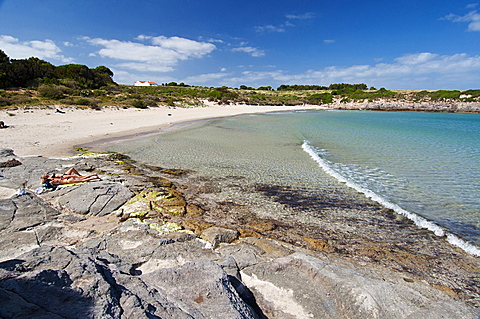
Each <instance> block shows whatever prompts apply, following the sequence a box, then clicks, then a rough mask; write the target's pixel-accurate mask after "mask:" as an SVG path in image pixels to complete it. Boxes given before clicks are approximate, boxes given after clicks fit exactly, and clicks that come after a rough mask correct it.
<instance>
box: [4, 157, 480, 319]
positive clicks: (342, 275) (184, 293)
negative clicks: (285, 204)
mask: <svg viewBox="0 0 480 319" xmlns="http://www.w3.org/2000/svg"><path fill="white" fill-rule="evenodd" d="M0 154H2V152H0ZM4 154H6V155H5V156H4V158H5V159H6V160H9V159H11V158H16V157H15V156H14V154H12V153H9V152H4ZM0 156H1V155H0ZM16 159H17V160H19V161H20V162H21V163H22V165H19V166H12V167H4V168H0V187H3V188H11V189H16V188H19V187H22V188H25V189H26V192H25V193H26V194H25V195H15V196H12V197H8V198H3V199H0V252H1V253H0V297H1V298H0V318H21V317H24V318H27V317H28V318H156V317H158V318H287V319H288V318H407V317H408V318H422V319H424V318H441V317H444V318H446V317H448V318H476V315H477V309H476V308H474V307H472V306H471V305H469V304H468V303H466V302H465V301H464V300H461V299H459V297H458V296H455V293H454V292H453V291H451V290H448V289H440V287H436V286H434V285H431V284H428V283H427V282H426V281H425V280H423V279H421V278H418V277H415V276H413V275H408V274H404V273H402V274H400V273H398V272H395V271H392V270H390V269H388V268H385V267H383V266H381V265H378V266H377V267H373V266H372V265H370V264H369V266H368V267H365V264H363V263H359V262H356V261H355V260H354V259H349V260H347V259H345V258H342V257H341V256H339V255H335V254H330V253H331V252H334V251H335V250H334V249H333V248H332V247H331V246H330V245H329V244H328V243H326V242H324V241H321V240H320V239H316V238H310V237H306V236H304V237H299V238H300V240H302V241H305V242H306V243H307V244H308V245H306V246H305V247H302V246H298V245H293V244H288V243H286V242H284V241H279V240H274V239H271V238H268V236H266V235H267V234H269V232H273V231H281V229H282V227H283V226H282V224H281V222H279V221H277V222H272V221H266V220H252V221H249V222H248V223H247V224H246V226H245V227H250V232H247V231H246V230H245V229H246V228H242V229H235V228H234V227H232V226H231V225H225V224H222V221H223V216H221V217H219V220H217V221H215V220H212V219H211V217H209V218H210V219H209V220H208V221H204V220H203V219H202V218H203V217H204V215H205V214H206V212H205V211H204V209H202V208H201V207H200V206H199V205H195V204H192V203H189V202H188V200H187V199H186V198H185V197H184V196H182V193H181V192H180V190H179V189H177V188H176V186H175V185H174V183H167V182H166V181H165V180H164V178H165V177H164V176H160V175H158V176H153V177H158V178H152V176H146V175H145V174H142V167H141V165H138V166H135V165H134V164H132V163H130V164H128V163H125V161H123V160H122V161H120V160H118V159H115V160H114V161H109V160H105V159H102V158H91V159H84V158H71V159H67V160H60V159H57V160H54V159H45V158H16ZM1 161H3V159H2V160H1ZM68 166H75V167H77V168H79V169H84V170H95V171H96V172H98V173H100V175H101V176H102V178H103V181H101V182H97V181H95V182H89V183H86V184H81V185H74V186H68V187H65V188H60V189H57V190H54V191H45V192H43V193H41V194H38V195H35V194H34V193H33V191H34V190H35V189H37V188H38V186H39V180H38V176H39V175H41V173H43V172H45V171H49V170H52V169H53V170H55V171H61V170H63V169H64V168H65V167H68ZM125 166H128V167H129V172H130V173H129V174H127V173H125V170H124V168H125ZM134 166H135V167H134ZM159 171H160V170H156V169H152V170H150V171H149V172H150V173H151V174H153V175H155V174H157V173H155V172H159ZM132 172H134V173H132ZM158 174H160V173H158ZM162 174H163V173H162ZM165 174H168V173H165ZM248 234H250V235H248ZM252 234H253V235H255V236H253V235H252Z"/></svg>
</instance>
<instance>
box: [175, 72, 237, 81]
mask: <svg viewBox="0 0 480 319" xmlns="http://www.w3.org/2000/svg"><path fill="white" fill-rule="evenodd" d="M229 75H230V74H228V73H225V72H220V73H206V74H199V75H193V76H189V77H187V78H185V79H184V80H183V82H184V83H192V84H205V83H207V84H208V83H211V82H212V81H213V82H216V81H217V80H219V79H223V78H225V77H227V76H229Z"/></svg>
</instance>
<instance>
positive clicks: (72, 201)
mask: <svg viewBox="0 0 480 319" xmlns="http://www.w3.org/2000/svg"><path fill="white" fill-rule="evenodd" d="M133 195H134V194H133V193H132V192H131V191H130V190H129V189H128V188H126V187H125V186H123V185H122V184H119V183H114V182H108V181H101V182H88V183H85V184H80V185H71V186H65V187H63V188H60V189H59V190H56V191H52V192H48V193H46V194H45V195H43V196H42V197H43V198H45V199H46V200H48V201H52V202H53V203H54V204H55V205H58V206H60V207H63V208H66V209H67V210H69V211H71V212H73V213H78V214H82V215H93V216H104V215H107V214H110V213H111V212H113V211H115V210H116V209H117V208H119V207H120V206H122V205H123V204H125V203H126V202H127V201H128V200H129V199H130V198H132V197H133Z"/></svg>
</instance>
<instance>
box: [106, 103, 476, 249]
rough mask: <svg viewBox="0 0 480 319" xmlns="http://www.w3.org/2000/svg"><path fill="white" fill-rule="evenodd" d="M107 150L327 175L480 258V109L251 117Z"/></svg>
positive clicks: (211, 167) (247, 170)
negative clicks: (463, 112) (465, 112)
mask: <svg viewBox="0 0 480 319" xmlns="http://www.w3.org/2000/svg"><path fill="white" fill-rule="evenodd" d="M106 148H107V149H109V150H115V151H121V152H125V153H127V154H129V155H131V156H132V157H133V158H134V159H137V160H140V161H143V162H148V163H151V164H156V165H160V166H165V167H177V168H186V169H194V170H197V171H200V172H203V173H204V174H206V175H208V174H213V175H218V176H225V175H237V176H245V177H246V178H247V179H248V180H250V181H252V182H262V183H283V184H285V183H289V184H292V185H291V186H294V187H301V186H302V185H307V186H308V185H315V184H316V183H319V182H320V181H321V180H322V178H321V176H323V175H325V174H328V175H330V176H332V177H334V178H335V179H337V180H339V181H341V182H344V183H345V184H346V185H347V186H348V187H352V188H354V189H356V190H357V191H359V192H361V193H364V194H365V195H366V196H368V197H370V198H372V199H373V200H375V201H377V202H379V203H380V204H382V205H384V206H386V207H389V208H392V209H394V210H395V211H396V212H397V213H398V214H402V215H405V216H407V217H408V218H410V219H412V220H413V221H414V222H415V223H416V224H417V225H418V227H421V228H427V229H429V230H431V231H433V232H435V233H436V234H437V235H438V236H442V237H443V236H446V238H447V239H448V241H449V242H451V243H452V244H454V245H457V246H459V247H461V248H462V249H464V250H465V251H467V252H469V253H471V254H474V255H478V256H480V249H479V248H478V247H479V246H480V196H479V195H480V114H452V113H418V112H367V111H365V112H362V111H358V112H357V111H301V112H280V113H269V114H260V115H245V116H237V117H232V118H224V119H213V120H208V121H202V122H197V123H194V124H192V125H189V126H185V127H183V128H181V129H178V130H174V131H170V132H166V133H162V134H159V135H156V136H149V137H143V138H141V139H136V140H128V141H122V142H120V143H118V142H117V143H116V144H111V145H108V146H106Z"/></svg>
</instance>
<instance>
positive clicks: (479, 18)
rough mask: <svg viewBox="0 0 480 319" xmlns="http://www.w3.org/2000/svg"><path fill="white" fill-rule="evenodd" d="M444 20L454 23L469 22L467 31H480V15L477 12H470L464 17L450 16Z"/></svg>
mask: <svg viewBox="0 0 480 319" xmlns="http://www.w3.org/2000/svg"><path fill="white" fill-rule="evenodd" d="M443 19H444V20H450V21H453V22H469V24H468V29H467V31H480V13H478V12H477V11H476V10H474V11H470V12H469V13H467V14H466V15H464V16H458V15H456V14H449V15H447V16H446V17H444V18H443Z"/></svg>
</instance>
